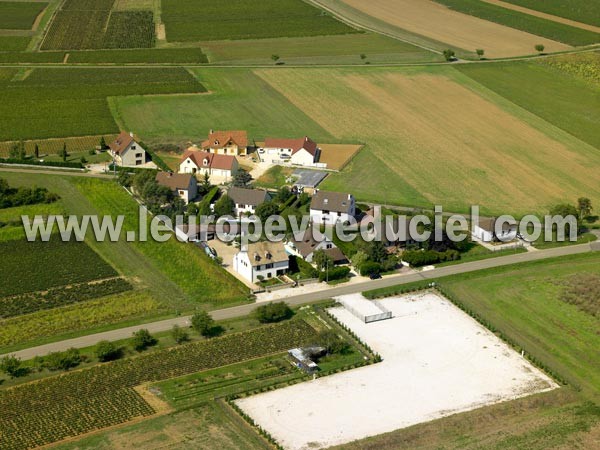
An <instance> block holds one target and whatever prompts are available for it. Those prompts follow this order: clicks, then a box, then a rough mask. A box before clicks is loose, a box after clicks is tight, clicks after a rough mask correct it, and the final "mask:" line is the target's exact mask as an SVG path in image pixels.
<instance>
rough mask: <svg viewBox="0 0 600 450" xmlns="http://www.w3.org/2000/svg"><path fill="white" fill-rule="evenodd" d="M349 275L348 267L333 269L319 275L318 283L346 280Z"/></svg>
mask: <svg viewBox="0 0 600 450" xmlns="http://www.w3.org/2000/svg"><path fill="white" fill-rule="evenodd" d="M349 274H350V267H333V268H332V269H329V270H328V271H325V272H320V273H319V280H320V281H325V280H328V281H334V280H343V279H344V278H347V277H348V275H349Z"/></svg>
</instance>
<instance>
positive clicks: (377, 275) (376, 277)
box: [369, 273, 381, 280]
mask: <svg viewBox="0 0 600 450" xmlns="http://www.w3.org/2000/svg"><path fill="white" fill-rule="evenodd" d="M369 278H370V279H371V280H379V279H381V274H380V273H372V274H371V275H369Z"/></svg>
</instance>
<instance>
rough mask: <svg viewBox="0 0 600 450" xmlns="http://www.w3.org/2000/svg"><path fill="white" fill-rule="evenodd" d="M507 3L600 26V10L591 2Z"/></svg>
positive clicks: (529, 0) (517, 0)
mask: <svg viewBox="0 0 600 450" xmlns="http://www.w3.org/2000/svg"><path fill="white" fill-rule="evenodd" d="M504 1H506V2H507V3H513V4H515V5H520V6H524V7H526V8H530V9H535V10H538V11H543V12H545V13H548V14H553V15H555V16H560V17H567V18H569V19H572V20H577V21H579V22H583V23H589V24H592V25H597V26H600V10H598V5H597V4H595V3H594V2H590V1H589V0H569V1H568V2H565V1H563V0H544V1H543V2H540V1H538V0H504Z"/></svg>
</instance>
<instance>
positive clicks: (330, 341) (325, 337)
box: [317, 330, 350, 355]
mask: <svg viewBox="0 0 600 450" xmlns="http://www.w3.org/2000/svg"><path fill="white" fill-rule="evenodd" d="M317 339H318V341H317V342H318V343H319V345H320V346H321V347H324V348H325V349H326V350H327V353H328V354H330V355H332V354H336V353H338V354H340V353H341V354H343V353H346V352H348V350H349V349H350V345H349V344H348V342H346V341H345V340H344V339H342V338H341V337H340V336H339V335H338V334H337V333H336V332H335V331H333V330H323V331H321V332H320V333H319V336H318V338H317Z"/></svg>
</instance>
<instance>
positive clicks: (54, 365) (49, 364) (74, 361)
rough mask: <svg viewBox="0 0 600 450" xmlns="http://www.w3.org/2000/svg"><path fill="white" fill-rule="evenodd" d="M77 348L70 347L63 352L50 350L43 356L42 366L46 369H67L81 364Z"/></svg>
mask: <svg viewBox="0 0 600 450" xmlns="http://www.w3.org/2000/svg"><path fill="white" fill-rule="evenodd" d="M81 361H82V358H81V354H80V353H79V350H77V349H76V348H70V349H68V350H65V351H64V352H52V353H49V354H48V355H47V356H45V357H44V367H46V368H47V369H48V370H52V371H55V370H69V369H72V368H73V367H77V366H78V365H79V364H81Z"/></svg>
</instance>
